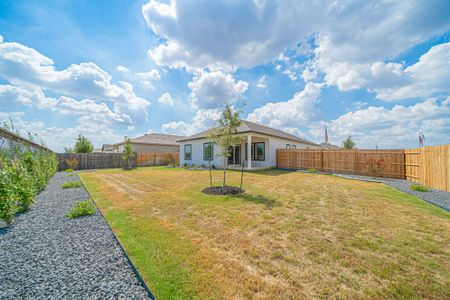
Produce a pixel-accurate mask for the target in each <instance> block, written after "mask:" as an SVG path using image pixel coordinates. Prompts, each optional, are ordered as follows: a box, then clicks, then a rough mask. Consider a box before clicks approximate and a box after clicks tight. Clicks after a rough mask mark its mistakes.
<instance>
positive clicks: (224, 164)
mask: <svg viewBox="0 0 450 300" xmlns="http://www.w3.org/2000/svg"><path fill="white" fill-rule="evenodd" d="M227 158H228V157H227V156H225V158H224V159H223V181H222V190H223V189H224V188H225V180H226V176H227Z"/></svg>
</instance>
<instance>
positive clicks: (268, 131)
mask: <svg viewBox="0 0 450 300" xmlns="http://www.w3.org/2000/svg"><path fill="white" fill-rule="evenodd" d="M213 130H214V128H212V129H208V130H205V131H202V132H200V133H197V134H194V135H191V136H188V137H187V138H184V139H179V140H178V141H179V142H183V141H190V140H196V139H202V138H206V137H207V136H208V135H209V134H210V133H211V132H212V131H213ZM237 132H238V133H246V132H249V133H250V132H254V133H259V134H264V135H269V136H273V137H278V138H282V139H287V140H291V141H296V142H301V143H306V144H311V145H316V146H318V145H317V144H316V143H313V142H311V141H308V140H305V139H302V138H299V137H297V136H295V135H293V134H290V133H287V132H285V131H281V130H278V129H275V128H271V127H268V126H264V125H261V124H257V123H253V122H250V121H245V120H242V121H241V125H240V126H239V127H238V130H237Z"/></svg>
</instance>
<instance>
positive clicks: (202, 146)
mask: <svg viewBox="0 0 450 300" xmlns="http://www.w3.org/2000/svg"><path fill="white" fill-rule="evenodd" d="M213 130H214V129H209V130H206V131H203V132H200V133H198V134H194V135H192V136H189V137H186V138H183V139H179V140H178V142H180V165H181V166H183V165H193V164H195V165H205V166H206V165H208V164H209V161H211V164H212V165H214V166H216V167H221V166H223V157H221V156H220V155H218V154H219V153H220V152H219V148H218V146H217V145H213V144H212V143H211V141H210V140H209V139H208V136H209V135H210V133H211V132H212V131H213ZM237 134H238V135H239V136H242V139H243V140H242V142H241V144H240V145H237V146H236V147H232V148H230V149H229V151H230V154H231V155H230V156H229V157H228V161H227V166H230V167H233V166H238V165H241V164H242V163H244V164H245V167H246V168H247V169H252V168H271V167H275V166H276V164H277V158H276V149H307V148H309V149H320V145H318V144H316V143H313V142H310V141H308V140H305V139H302V138H299V137H297V136H295V135H293V134H290V133H287V132H284V131H281V130H278V129H274V128H270V127H267V126H263V125H260V124H256V123H253V122H249V121H241V125H240V126H239V128H238V130H237ZM248 145H250V147H249V146H248ZM249 148H250V153H251V155H250V157H247V153H248V149H249Z"/></svg>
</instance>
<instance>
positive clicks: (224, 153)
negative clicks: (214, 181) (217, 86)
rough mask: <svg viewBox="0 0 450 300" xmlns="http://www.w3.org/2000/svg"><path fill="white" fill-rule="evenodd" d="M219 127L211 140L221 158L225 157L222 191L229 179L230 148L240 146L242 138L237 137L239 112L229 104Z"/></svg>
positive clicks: (212, 134)
mask: <svg viewBox="0 0 450 300" xmlns="http://www.w3.org/2000/svg"><path fill="white" fill-rule="evenodd" d="M218 123H219V126H218V127H217V128H215V129H214V130H213V132H212V133H211V134H210V137H209V139H210V140H211V141H212V142H213V144H216V145H217V146H218V148H219V156H221V157H223V180H222V189H224V187H225V183H226V177H227V162H228V157H229V156H230V155H231V153H230V151H229V148H230V147H234V146H236V145H238V144H239V143H240V142H241V139H242V138H241V137H240V136H238V135H237V129H238V127H239V125H241V119H240V118H239V111H233V110H232V109H231V107H230V106H229V105H228V104H227V105H226V106H225V109H224V111H223V112H222V116H221V118H220V119H219V121H218Z"/></svg>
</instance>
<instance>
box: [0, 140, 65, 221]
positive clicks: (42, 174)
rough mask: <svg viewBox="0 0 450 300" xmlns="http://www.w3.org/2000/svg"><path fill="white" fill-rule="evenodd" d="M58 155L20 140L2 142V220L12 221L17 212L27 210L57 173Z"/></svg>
mask: <svg viewBox="0 0 450 300" xmlns="http://www.w3.org/2000/svg"><path fill="white" fill-rule="evenodd" d="M56 167H57V161H56V155H55V154H54V153H52V152H50V151H45V150H41V149H39V150H38V149H33V148H30V147H28V146H23V145H21V144H18V143H16V142H12V141H7V142H6V145H5V141H3V144H2V145H0V220H3V221H5V222H6V223H7V224H10V223H11V222H12V221H13V219H14V216H15V214H16V213H18V212H24V211H27V210H28V209H29V208H30V206H31V204H32V203H33V201H34V198H35V196H36V195H37V194H38V193H39V192H40V191H41V190H43V189H44V188H45V186H46V185H47V182H48V180H49V179H50V178H51V177H52V176H53V175H54V174H55V172H56Z"/></svg>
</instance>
